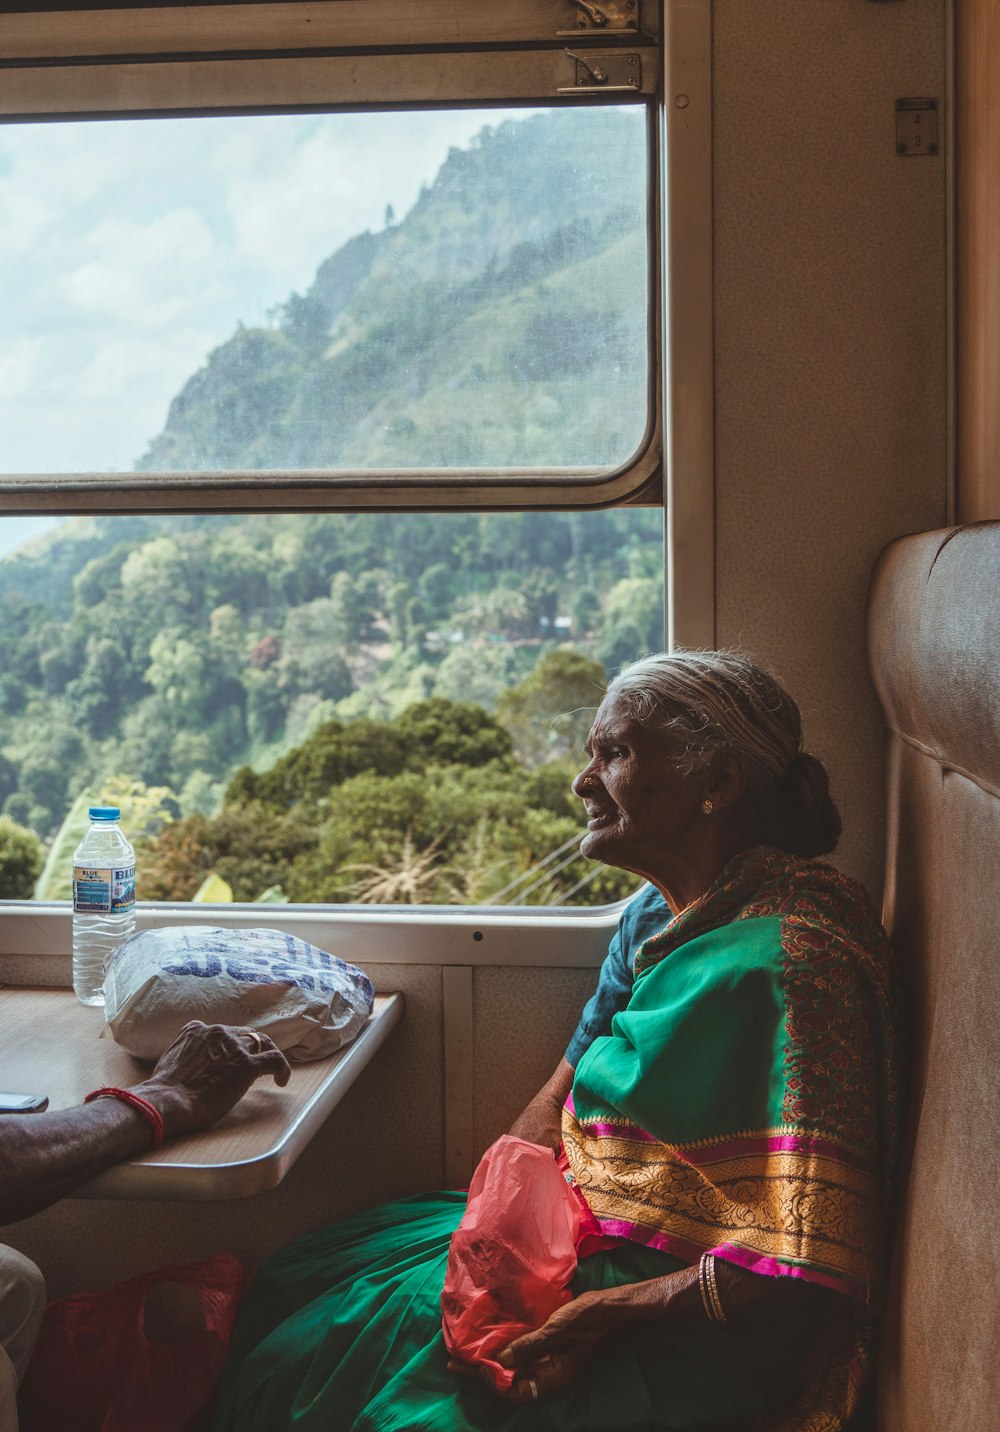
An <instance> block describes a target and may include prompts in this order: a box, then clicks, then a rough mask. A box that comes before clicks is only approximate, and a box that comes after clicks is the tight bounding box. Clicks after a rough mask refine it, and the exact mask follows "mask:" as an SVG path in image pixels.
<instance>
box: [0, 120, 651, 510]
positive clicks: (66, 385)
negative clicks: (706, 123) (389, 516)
mask: <svg viewBox="0 0 1000 1432" xmlns="http://www.w3.org/2000/svg"><path fill="white" fill-rule="evenodd" d="M648 167H649V161H648V154H647V145H646V125H645V113H644V110H643V109H642V107H634V106H633V107H622V106H610V107H598V108H594V107H587V106H584V107H582V108H573V109H548V110H539V111H535V112H525V111H517V112H515V113H513V114H504V113H503V112H494V111H470V110H455V109H450V110H447V111H423V112H410V113H406V112H404V113H400V112H392V113H381V114H370V113H369V114H293V115H237V116H200V117H197V118H160V119H158V120H156V121H150V120H140V119H111V120H105V121H104V122H101V123H93V122H76V123H59V124H27V125H15V126H8V127H6V128H4V129H0V198H2V203H3V209H4V213H5V214H6V215H7V216H8V220H7V222H5V224H4V226H3V233H2V235H0V263H2V267H3V271H4V274H5V288H6V298H5V302H4V305H3V314H2V317H0V333H2V337H3V350H2V359H0V362H2V371H3V381H2V382H0V429H2V431H3V433H4V450H3V456H2V464H3V467H4V469H5V470H6V472H7V473H20V474H28V475H30V474H60V473H84V474H102V473H103V474H115V473H118V474H121V477H120V478H119V479H118V486H119V487H127V486H128V485H129V484H128V478H127V477H126V474H128V475H132V481H133V482H134V481H136V478H135V477H134V475H135V474H143V475H144V477H145V475H146V474H155V473H159V474H163V475H165V476H166V475H169V474H176V473H188V474H218V473H226V472H230V473H231V472H247V471H259V472H265V471H266V472H268V473H269V474H279V473H280V474H285V475H287V474H291V473H296V472H300V471H303V470H304V471H306V472H308V473H310V474H313V475H314V474H318V473H330V474H340V473H344V472H348V473H350V472H354V473H363V474H366V475H367V476H368V478H369V480H372V479H375V478H376V475H377V474H378V473H380V472H383V473H384V472H388V471H396V472H403V473H407V472H408V473H414V472H416V473H426V472H430V471H433V470H441V469H446V470H448V471H449V472H450V473H451V474H452V480H453V481H454V479H455V477H459V478H461V479H463V480H469V481H473V482H476V481H479V480H481V479H482V477H483V475H484V474H486V473H489V472H494V473H496V472H497V471H502V470H511V469H513V470H519V471H520V472H521V473H522V474H530V473H531V472H532V471H541V472H546V473H551V472H552V471H553V470H559V471H566V470H574V469H575V470H577V471H579V472H590V473H594V472H604V473H607V472H610V471H612V470H614V469H617V468H621V467H624V466H625V465H626V464H627V463H628V462H629V461H630V459H632V458H633V456H634V455H635V454H636V452H637V450H638V449H639V448H640V446H641V445H642V443H643V440H644V437H645V435H646V432H647V429H648V428H649V426H650V404H649V393H650V386H651V385H650V365H649V361H648V353H649V347H650V335H651V333H652V325H651V322H650V318H649V314H650V305H649V296H650V295H649V285H648V270H649V263H650V259H649V253H650V248H649V243H648V238H647V229H648V225H647V173H648Z"/></svg>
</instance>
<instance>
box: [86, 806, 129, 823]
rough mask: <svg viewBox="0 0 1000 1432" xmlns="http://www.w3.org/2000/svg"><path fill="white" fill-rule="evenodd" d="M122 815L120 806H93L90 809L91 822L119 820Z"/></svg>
mask: <svg viewBox="0 0 1000 1432" xmlns="http://www.w3.org/2000/svg"><path fill="white" fill-rule="evenodd" d="M120 815H121V810H120V808H119V807H118V806H91V807H90V818H91V820H117V819H118V817H119V816H120Z"/></svg>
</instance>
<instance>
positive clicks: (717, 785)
mask: <svg viewBox="0 0 1000 1432" xmlns="http://www.w3.org/2000/svg"><path fill="white" fill-rule="evenodd" d="M746 785H747V783H746V777H745V776H744V774H743V763H742V761H741V760H740V758H739V757H738V756H737V755H735V754H734V753H733V752H732V751H726V752H725V753H724V754H723V755H721V756H719V758H718V760H717V761H716V762H715V764H714V765H713V766H712V769H711V771H710V772H709V774H708V777H707V779H706V781H705V785H704V789H703V790H702V800H707V801H711V802H712V808H713V810H725V809H726V808H727V807H729V806H733V805H735V804H736V802H737V801H738V800H739V799H740V797H741V796H742V795H743V793H744V791H745V790H746Z"/></svg>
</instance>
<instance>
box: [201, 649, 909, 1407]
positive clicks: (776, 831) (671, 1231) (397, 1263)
mask: <svg viewBox="0 0 1000 1432" xmlns="http://www.w3.org/2000/svg"><path fill="white" fill-rule="evenodd" d="M587 749H588V753H589V756H590V759H589V762H588V764H587V766H586V767H585V769H584V770H583V771H582V772H581V773H580V775H579V776H578V777H577V778H576V780H575V782H574V786H573V788H574V791H575V792H576V794H577V795H578V796H579V797H580V798H581V800H582V801H583V802H584V806H585V808H586V813H587V817H588V821H587V833H586V836H585V837H584V840H583V844H582V847H581V848H582V850H583V852H584V853H585V854H586V855H588V856H590V857H591V858H592V859H595V860H601V861H604V862H606V863H607V864H609V865H615V866H620V867H622V868H624V869H626V870H631V871H634V872H635V873H636V874H638V875H641V876H643V877H644V878H645V879H646V880H647V881H649V882H650V887H651V888H650V889H647V890H644V891H643V892H642V894H640V895H639V896H638V897H636V900H635V901H633V904H632V906H631V907H630V912H627V917H626V919H625V921H623V926H622V928H621V929H620V931H619V940H618V941H617V943H616V946H615V947H614V948H613V949H612V952H611V955H610V956H609V960H608V962H606V965H605V968H604V970H603V971H602V977H601V983H600V985H599V988H598V992H597V995H596V996H595V999H594V1000H592V1001H591V1003H590V1005H589V1006H588V1009H587V1011H585V1016H584V1020H583V1022H582V1025H581V1029H580V1030H578V1032H577V1035H576V1036H575V1038H574V1042H573V1044H571V1046H570V1050H569V1051H568V1055H569V1058H568V1059H567V1060H566V1061H564V1062H563V1063H562V1064H561V1065H560V1067H559V1068H558V1069H557V1070H556V1071H555V1073H554V1075H553V1076H552V1079H551V1080H550V1081H549V1083H548V1084H547V1085H546V1087H545V1088H544V1089H543V1090H542V1091H541V1093H540V1094H539V1095H538V1096H537V1097H536V1099H535V1100H534V1101H533V1102H532V1104H531V1105H530V1106H529V1107H528V1109H526V1110H525V1112H524V1114H522V1115H521V1117H520V1119H519V1120H518V1121H517V1123H516V1124H515V1125H514V1128H513V1130H512V1132H514V1133H516V1134H519V1135H520V1136H521V1137H523V1138H527V1139H530V1140H533V1141H534V1142H538V1143H542V1144H547V1145H549V1146H550V1147H551V1148H553V1150H554V1151H557V1152H559V1153H560V1154H561V1156H562V1158H563V1160H564V1167H565V1168H566V1170H567V1178H568V1179H569V1180H570V1181H571V1184H572V1185H573V1186H574V1187H575V1189H576V1191H577V1194H578V1196H579V1197H581V1198H582V1200H583V1201H584V1203H585V1204H586V1208H587V1210H588V1214H587V1225H586V1228H585V1232H584V1236H583V1239H582V1242H581V1244H580V1246H579V1252H580V1260H579V1264H578V1269H577V1274H576V1279H575V1282H574V1286H573V1292H574V1295H575V1296H574V1298H573V1300H572V1301H571V1302H569V1303H567V1304H566V1305H565V1306H564V1307H562V1308H560V1309H559V1310H558V1311H557V1312H556V1313H555V1314H554V1315H553V1316H552V1317H551V1318H550V1319H549V1320H548V1322H547V1323H545V1325H544V1326H543V1327H542V1328H540V1329H539V1330H538V1331H536V1332H533V1333H529V1334H527V1335H526V1336H524V1337H521V1338H519V1339H518V1340H517V1341H516V1342H514V1343H512V1344H511V1346H510V1347H509V1348H508V1349H507V1350H506V1351H505V1353H504V1354H503V1355H502V1359H501V1360H502V1361H504V1362H505V1363H506V1364H507V1366H509V1367H511V1368H514V1369H515V1372H516V1375H515V1379H514V1382H513V1386H512V1387H511V1389H510V1390H509V1392H507V1393H506V1394H503V1395H500V1394H497V1393H496V1392H495V1391H493V1389H492V1388H489V1387H487V1386H486V1385H485V1384H484V1383H481V1382H479V1381H478V1380H477V1379H475V1378H473V1377H469V1376H467V1375H466V1376H459V1375H457V1374H456V1373H455V1371H454V1370H452V1369H451V1368H450V1367H449V1365H448V1361H447V1354H446V1352H445V1349H444V1345H443V1341H442V1337H441V1333H440V1294H441V1288H442V1283H443V1278H444V1270H445V1262H446V1257H447V1249H448V1241H449V1238H450V1235H451V1234H452V1232H453V1231H454V1229H455V1227H456V1226H457V1224H458V1222H459V1220H460V1218H461V1214H462V1211H463V1207H464V1197H463V1196H462V1195H460V1194H441V1195H437V1196H432V1197H424V1198H418V1199H410V1200H404V1201H402V1202H399V1203H395V1204H392V1205H389V1206H387V1207H383V1208H380V1209H376V1210H374V1211H372V1212H369V1213H366V1214H362V1215H360V1216H358V1217H355V1218H353V1219H350V1220H348V1221H346V1222H344V1223H342V1224H339V1225H335V1226H334V1227H332V1228H329V1229H325V1230H322V1231H320V1232H317V1233H315V1234H311V1235H308V1236H307V1237H305V1238H303V1239H300V1240H299V1241H298V1242H297V1243H295V1244H293V1245H292V1246H291V1247H290V1248H288V1249H286V1250H285V1251H284V1252H283V1253H281V1254H279V1255H278V1256H277V1257H276V1258H274V1259H272V1260H271V1262H270V1263H269V1264H268V1265H267V1266H266V1267H265V1269H264V1270H263V1271H262V1273H261V1274H260V1276H259V1278H258V1280H257V1283H256V1284H255V1289H256V1292H255V1291H254V1290H251V1293H250V1296H249V1298H248V1300H247V1303H246V1305H245V1308H244V1311H243V1312H242V1313H241V1319H240V1322H239V1324H238V1327H237V1333H236V1337H235V1340H234V1344H233V1351H232V1357H231V1361H230V1370H229V1375H228V1379H227V1385H226V1387H225V1389H224V1393H223V1396H222V1398H221V1401H220V1420H219V1423H218V1426H219V1428H220V1429H239V1432H249V1429H259V1432H264V1429H267V1432H276V1429H281V1428H295V1429H305V1432H311V1429H314V1428H315V1429H320V1428H322V1429H324V1432H340V1429H343V1432H347V1429H361V1430H362V1432H375V1429H378V1432H416V1429H441V1432H479V1429H491V1432H492V1429H497V1432H499V1430H500V1429H510V1432H514V1429H517V1432H521V1429H524V1432H531V1429H535V1428H537V1429H543V1428H545V1429H566V1432H609V1429H612V1428H614V1429H615V1432H629V1429H634V1432H640V1429H642V1432H646V1429H652V1428H712V1429H717V1432H721V1429H727V1430H728V1432H735V1429H751V1428H758V1427H768V1428H773V1429H778V1428H781V1429H788V1432H792V1429H800V1432H806V1429H810V1432H812V1429H816V1432H819V1429H828V1432H836V1429H837V1428H839V1427H841V1426H843V1425H844V1423H845V1421H846V1420H847V1418H848V1417H849V1416H850V1414H851V1412H852V1411H853V1409H854V1407H855V1406H856V1404H857V1400H858V1395H859V1388H860V1385H861V1380H862V1378H863V1376H864V1372H865V1369H866V1367H867V1365H868V1363H869V1361H870V1349H871V1335H872V1326H873V1320H872V1315H873V1313H874V1311H875V1310H876V1309H877V1307H878V1302H879V1298H880V1294H881V1289H882V1280H883V1272H884V1269H883V1231H884V1229H883V1224H884V1217H885V1207H886V1188H887V1183H888V1179H889V1175H890V1171H891V1157H892V1150H893V1144H894V1136H893V1125H894V1118H893V1115H894V1108H895V1101H896V1074H895V1064H894V1058H893V1032H892V1000H891V992H890V972H889V970H890V967H889V953H888V947H887V944H886V940H885V936H884V934H883V932H882V929H881V927H880V925H879V922H878V918H877V916H876V914H875V912H874V910H873V909H872V907H871V904H870V902H869V900H868V897H867V896H866V895H865V893H864V892H863V891H862V890H861V889H860V887H859V886H857V885H856V884H854V883H853V882H852V881H850V880H848V879H847V878H846V877H845V876H843V875H841V874H839V873H838V872H837V871H836V870H834V869H833V868H832V867H830V866H829V865H825V864H822V863H820V862H818V861H816V860H815V859H813V858H812V857H815V856H817V855H820V854H824V853H826V852H827V851H829V850H831V849H832V848H833V846H834V845H835V843H836V841H837V837H838V835H839V832H840V821H839V817H838V816H837V812H836V809H835V808H834V806H833V803H832V801H831V800H830V797H829V794H828V789H827V778H826V773H825V771H824V770H823V767H822V766H821V765H820V763H819V762H818V761H817V760H816V759H815V758H814V757H812V756H810V755H807V754H806V753H805V752H803V750H802V748H801V724H800V719H799V712H798V709H797V707H796V705H795V703H794V702H793V701H792V699H791V697H790V696H789V695H788V694H787V693H786V692H785V691H784V690H783V689H782V688H781V687H780V686H779V685H778V683H777V682H776V681H775V680H774V679H773V678H772V677H771V676H769V675H768V674H767V673H766V672H764V671H762V670H761V669H760V668H758V667H756V666H754V665H753V664H751V663H750V662H749V661H748V660H746V659H745V658H744V657H742V656H739V655H736V654H732V653H724V652H679V653H673V654H670V655H666V654H664V655H660V656H654V657H649V658H648V659H646V660H643V661H639V662H636V663H635V664H633V665H632V666H630V667H628V668H626V669H625V670H624V671H623V672H621V674H620V675H619V676H617V677H616V678H615V679H614V680H613V681H612V683H611V685H610V686H609V688H608V691H607V695H606V696H605V699H604V701H603V702H602V704H601V706H600V709H599V710H598V712H597V717H596V720H595V722H594V725H593V729H592V731H591V733H590V738H589V740H588V743H587ZM661 900H662V901H665V902H666V908H665V907H664V906H663V905H662V903H661ZM647 931H651V932H650V933H648V937H647V938H644V939H643V940H642V943H641V945H640V946H639V948H638V949H637V950H635V951H634V952H633V951H630V950H629V949H628V948H626V946H627V944H628V941H629V939H630V938H632V937H634V936H635V935H636V933H639V934H644V933H646V932H647ZM632 954H634V971H633V969H631V968H630V964H631V963H632V961H631V960H630V955H632ZM572 1061H577V1062H576V1068H575V1069H574V1068H573V1067H572ZM557 1118H558V1124H557V1122H556V1120H557Z"/></svg>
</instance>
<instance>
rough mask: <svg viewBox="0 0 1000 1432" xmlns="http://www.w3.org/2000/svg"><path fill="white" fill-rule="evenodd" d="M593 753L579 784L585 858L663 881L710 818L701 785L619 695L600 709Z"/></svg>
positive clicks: (592, 735) (593, 732)
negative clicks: (688, 837) (679, 769)
mask: <svg viewBox="0 0 1000 1432" xmlns="http://www.w3.org/2000/svg"><path fill="white" fill-rule="evenodd" d="M586 749H587V752H588V754H589V755H590V762H589V764H588V765H587V766H586V767H585V768H584V769H583V770H582V771H581V772H580V774H579V775H578V776H577V778H576V780H575V781H574V782H573V792H574V794H575V795H578V796H579V797H580V799H581V800H582V801H583V803H584V805H585V807H586V810H587V815H588V817H589V819H588V821H587V834H586V835H585V836H584V838H583V841H582V842H581V845H580V850H581V853H582V854H583V855H586V856H588V857H589V858H590V859H591V860H602V861H603V862H604V863H605V864H606V865H617V866H620V867H621V868H622V869H623V870H634V871H636V873H637V874H640V875H648V876H650V877H651V878H655V877H656V876H657V874H658V873H660V872H661V871H663V870H664V868H665V866H666V865H669V864H670V863H672V861H673V860H675V859H676V858H677V856H678V855H683V852H684V847H685V836H686V834H687V833H689V832H690V830H691V828H692V826H694V825H696V824H697V822H698V820H699V819H700V820H702V821H703V820H704V819H705V817H704V816H703V815H702V814H701V798H700V790H699V785H698V782H697V780H695V779H693V778H691V777H687V776H683V775H680V774H679V773H678V772H677V770H676V769H675V768H674V766H673V764H672V762H671V760H670V752H669V749H668V747H667V746H666V744H665V742H664V740H663V737H662V736H657V735H655V734H653V733H651V732H649V731H647V730H645V728H644V727H642V726H640V725H638V724H637V723H636V722H635V721H633V720H632V718H631V717H630V716H629V715H628V714H627V712H626V711H625V709H624V707H623V705H622V702H621V699H620V698H618V697H614V696H612V697H610V698H609V699H608V700H606V701H604V702H603V703H602V705H601V706H600V708H599V709H598V712H597V717H596V719H595V721H594V724H593V727H592V728H591V732H590V735H589V737H588V738H587V747H586Z"/></svg>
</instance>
